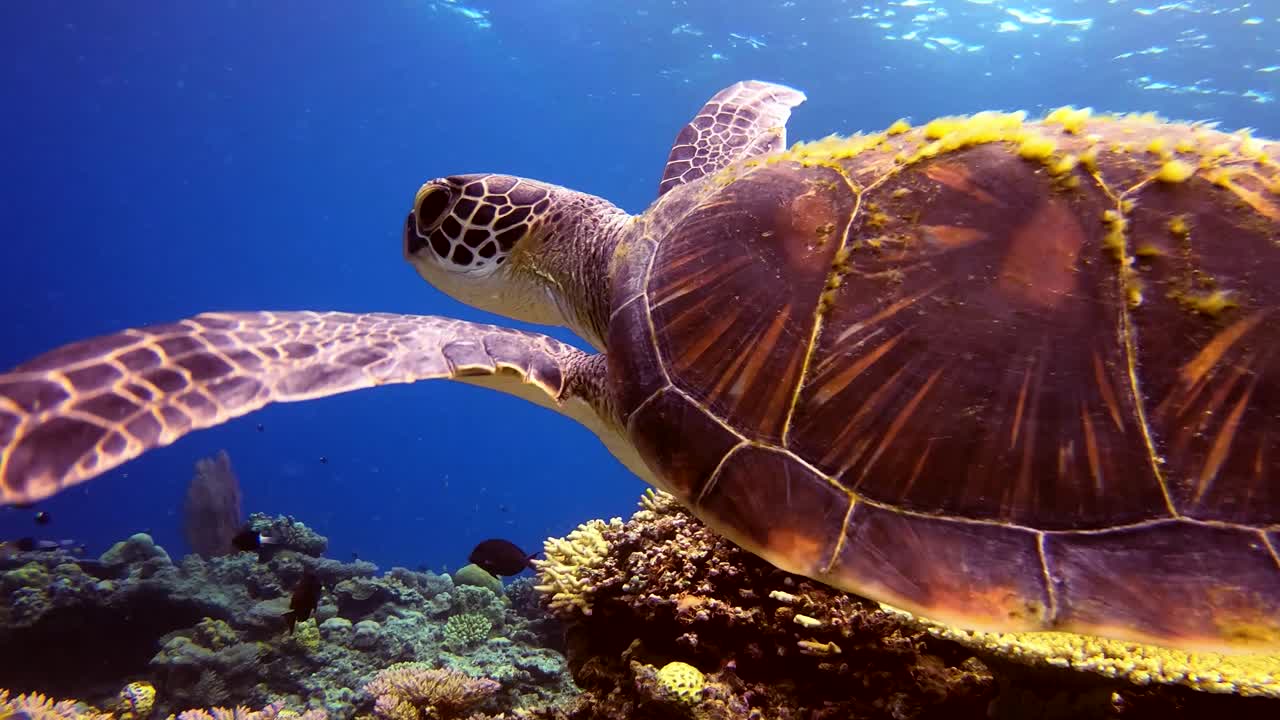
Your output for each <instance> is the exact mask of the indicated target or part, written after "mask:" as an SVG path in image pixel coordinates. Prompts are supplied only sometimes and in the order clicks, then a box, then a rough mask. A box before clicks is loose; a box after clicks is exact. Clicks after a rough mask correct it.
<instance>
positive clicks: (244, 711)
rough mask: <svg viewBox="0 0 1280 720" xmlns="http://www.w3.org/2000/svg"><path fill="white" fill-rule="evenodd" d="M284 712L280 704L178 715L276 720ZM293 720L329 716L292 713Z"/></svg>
mask: <svg viewBox="0 0 1280 720" xmlns="http://www.w3.org/2000/svg"><path fill="white" fill-rule="evenodd" d="M283 711H284V706H283V705H281V704H280V703H275V704H272V705H268V706H266V707H264V708H262V709H261V710H250V709H249V708H247V707H244V706H243V705H241V706H239V707H236V708H220V707H216V708H211V709H209V710H201V709H196V710H184V711H182V712H180V713H178V718H177V720H276V718H277V717H279V716H280V715H281V713H282V712H283ZM287 717H289V718H290V719H291V720H327V718H328V717H329V714H328V713H326V712H325V711H323V710H308V711H306V712H304V713H302V714H301V715H299V714H298V713H296V712H291V713H289V714H288V715H287Z"/></svg>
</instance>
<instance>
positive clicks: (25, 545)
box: [0, 537, 77, 558]
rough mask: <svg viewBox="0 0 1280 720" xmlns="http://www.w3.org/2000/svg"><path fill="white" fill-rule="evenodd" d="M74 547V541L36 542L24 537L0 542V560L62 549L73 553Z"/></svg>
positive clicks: (33, 539) (31, 538)
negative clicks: (20, 554) (19, 554)
mask: <svg viewBox="0 0 1280 720" xmlns="http://www.w3.org/2000/svg"><path fill="white" fill-rule="evenodd" d="M76 547H77V546H76V541H75V540H37V539H35V538H33V537H24V538H18V539H17V540H6V541H4V542H0V558H11V557H13V556H14V555H17V554H18V553H28V552H48V551H52V550H62V549H63V548H66V549H68V550H71V551H73V552H74V551H75V549H76Z"/></svg>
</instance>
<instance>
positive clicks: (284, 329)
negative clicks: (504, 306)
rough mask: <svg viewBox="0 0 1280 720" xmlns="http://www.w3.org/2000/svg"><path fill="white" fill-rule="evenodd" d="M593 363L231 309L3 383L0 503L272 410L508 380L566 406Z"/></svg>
mask: <svg viewBox="0 0 1280 720" xmlns="http://www.w3.org/2000/svg"><path fill="white" fill-rule="evenodd" d="M591 362H592V361H591V359H590V356H588V355H587V354H586V353H583V352H582V351H581V350H578V349H576V348H573V347H571V346H569V345H565V344H563V343H561V342H559V341H557V340H554V339H553V338H550V337H546V336H542V335H537V334H535V333H527V332H522V331H519V330H512V329H509V328H503V327H498V326H494V325H481V324H477V323H469V322H464V321H462V320H454V319H451V318H441V317H434V316H413V315H390V314H369V315H358V314H350V313H316V312H253V313H242V312H228V313H206V314H203V315H198V316H196V317H193V318H190V319H187V320H183V321H181V322H177V323H172V324H168V325H156V326H152V327H146V328H139V329H132V330H125V331H123V332H119V333H115V334H113V335H105V336H102V337H98V338H93V339H91V340H85V341H81V342H78V343H74V344H71V345H67V346H65V347H62V348H59V349H57V350H54V351H51V352H49V353H46V354H44V355H42V356H40V357H38V358H36V359H34V360H32V361H30V362H28V363H25V364H23V365H20V366H18V367H17V368H14V369H13V370H12V371H10V372H8V373H4V374H2V375H0V501H3V502H4V503H22V502H30V501H33V500H38V499H40V498H44V497H48V496H49V495H52V494H53V493H55V492H57V491H59V490H61V489H63V488H66V487H69V486H71V485H75V484H77V483H80V482H83V481H85V480H87V479H89V478H92V477H94V476H97V475H99V474H101V473H103V472H105V471H107V470H109V469H111V468H113V467H115V466H117V465H119V464H120V463H122V462H124V461H126V460H129V459H131V458H133V457H136V456H138V455H139V454H141V453H142V452H144V451H146V450H148V449H151V448H154V447H160V446H164V445H168V444H169V443H172V442H173V441H174V440H176V439H178V438H180V437H182V436H183V435H186V434H188V433H190V432H192V431H195V430H199V429H201V428H207V427H211V426H213V425H218V424H220V423H223V422H226V421H227V420H230V419H231V418H234V417H238V416H240V415H244V414H246V413H249V412H251V411H253V410H257V409H258V408H260V407H262V406H264V405H266V404H268V403H271V402H290V401H297V400H308V399H312V398H317V397H324V396H327V395H334V394H337V393H340V392H346V391H348V390H357V389H360V388H367V387H372V386H375V385H384V384H387V383H405V382H415V381H418V380H429V379H436V378H445V379H455V380H457V379H468V378H484V377H497V376H502V375H509V376H511V377H512V378H518V379H519V380H520V381H521V384H522V385H523V386H527V387H529V388H532V389H536V390H537V391H540V392H541V394H542V395H544V396H545V397H546V399H547V401H548V402H550V403H560V402H564V401H566V400H568V399H569V398H570V397H573V396H574V395H575V394H576V387H577V386H576V384H575V382H576V381H575V380H574V379H573V378H574V377H580V375H581V374H582V373H579V372H578V370H580V369H582V368H586V367H589V366H590V365H591Z"/></svg>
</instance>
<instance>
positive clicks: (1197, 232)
mask: <svg viewBox="0 0 1280 720" xmlns="http://www.w3.org/2000/svg"><path fill="white" fill-rule="evenodd" d="M1278 156H1280V150H1278V149H1277V145H1276V144H1274V143H1264V142H1261V141H1258V140H1256V139H1254V138H1251V137H1249V136H1248V135H1245V134H1235V135H1229V134H1225V133H1221V132H1217V131H1215V130H1213V129H1211V128H1209V127H1205V126H1197V125H1181V124H1171V123H1165V122H1160V121H1158V120H1156V119H1155V118H1153V117H1150V116H1125V117H1096V116H1090V115H1088V114H1087V113H1084V112H1081V111H1072V110H1062V111H1058V112H1055V113H1054V114H1052V115H1050V116H1049V117H1047V118H1046V119H1045V120H1044V121H1041V122H1035V123H1031V122H1024V121H1023V119H1022V118H1021V117H1020V116H1017V115H1007V114H995V113H990V114H981V115H977V116H973V117H966V118H945V119H940V120H937V121H935V122H933V123H930V124H929V125H927V126H924V127H922V128H910V127H908V126H907V125H905V123H898V124H895V126H894V127H893V128H890V129H889V130H888V131H887V132H885V133H881V134H877V135H870V136H857V137H853V138H845V139H840V138H829V139H827V140H823V141H818V142H815V143H809V144H802V145H798V146H796V147H794V148H792V149H791V150H790V151H787V152H784V153H780V154H776V155H772V156H768V157H766V158H759V159H752V160H747V161H745V162H742V163H738V164H736V165H734V166H732V167H730V168H728V169H726V170H724V171H722V172H720V173H718V174H717V175H714V176H711V177H709V178H706V179H704V180H702V181H699V182H697V183H694V184H691V185H688V186H685V187H681V188H677V189H675V190H672V191H671V192H669V193H667V194H666V195H665V196H663V198H662V199H661V200H660V201H659V202H658V203H657V204H656V205H655V206H654V208H652V209H651V210H650V211H649V212H648V213H647V214H646V216H645V222H646V223H647V225H646V226H645V227H644V232H643V234H642V235H640V234H638V235H637V237H636V238H635V239H633V240H632V241H631V242H630V244H629V245H628V247H627V253H626V254H625V255H623V256H621V257H622V261H621V262H619V263H618V264H617V269H616V277H615V287H614V293H615V295H614V308H615V309H614V316H613V321H612V322H611V323H610V335H609V341H608V346H609V347H610V349H611V352H610V371H611V374H612V378H613V380H614V382H615V383H616V385H617V387H618V388H619V391H618V401H619V404H620V406H621V410H622V415H623V418H624V420H625V422H626V427H627V431H628V432H629V433H630V434H631V437H632V440H633V441H634V442H635V443H636V445H637V447H638V448H639V449H640V451H641V453H642V454H643V455H644V456H645V458H646V461H647V462H648V463H649V465H650V466H651V468H652V469H653V470H654V472H655V474H657V475H658V479H659V480H660V481H661V482H662V483H664V484H665V485H666V486H667V488H668V489H669V490H671V491H672V492H674V493H676V494H677V495H678V496H679V497H681V498H682V499H683V500H684V501H685V502H687V503H688V504H689V505H690V506H691V507H693V508H695V511H696V512H697V513H699V514H700V515H701V516H702V517H704V518H705V519H707V520H708V521H709V522H710V523H712V524H713V525H714V526H715V527H716V528H717V529H719V530H721V531H722V532H724V533H725V534H726V535H728V536H729V537H731V538H733V539H734V540H736V541H737V542H739V543H741V544H742V545H744V546H745V547H747V548H748V549H750V550H752V551H754V552H757V553H759V554H760V555H762V556H764V557H765V558H767V559H769V560H770V561H771V562H774V563H775V564H777V565H778V566H780V567H783V568H785V569H788V570H792V571H795V572H800V573H803V574H806V575H810V576H813V577H817V578H819V579H822V580H824V581H826V582H829V583H831V584H833V585H836V586H838V587H842V588H845V589H848V590H851V591H855V592H859V593H862V594H864V595H868V596H870V597H874V598H877V599H880V600H883V601H885V602H887V603H890V604H893V605H897V606H899V607H903V608H905V609H908V610H911V611H913V612H917V613H919V614H922V615H925V616H930V617H934V618H937V619H941V620H944V621H948V622H953V623H956V624H959V625H962V626H966V627H975V628H980V629H997V630H1018V629H1061V630H1070V631H1075V632H1088V633H1098V634H1106V635H1111V636H1116V637H1122V638H1130V639H1136V640H1146V641H1150V642H1156V643H1170V644H1177V645H1182V646H1188V647H1223V646H1230V647H1251V648H1276V647H1280V557H1278V556H1277V550H1278V549H1280V161H1278Z"/></svg>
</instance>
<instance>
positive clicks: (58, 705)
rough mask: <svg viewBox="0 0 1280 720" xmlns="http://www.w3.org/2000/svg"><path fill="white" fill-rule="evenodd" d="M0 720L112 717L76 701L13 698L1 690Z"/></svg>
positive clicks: (101, 719) (97, 719) (32, 695)
mask: <svg viewBox="0 0 1280 720" xmlns="http://www.w3.org/2000/svg"><path fill="white" fill-rule="evenodd" d="M0 720H111V715H109V714H107V713H101V712H98V711H97V710H94V709H93V708H90V707H86V706H85V705H82V704H80V703H77V702H76V701H74V700H61V701H58V702H55V701H53V700H51V699H49V698H47V697H45V696H44V695H41V694H40V693H27V694H25V695H17V696H13V697H11V696H10V695H9V691H8V690H0Z"/></svg>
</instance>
